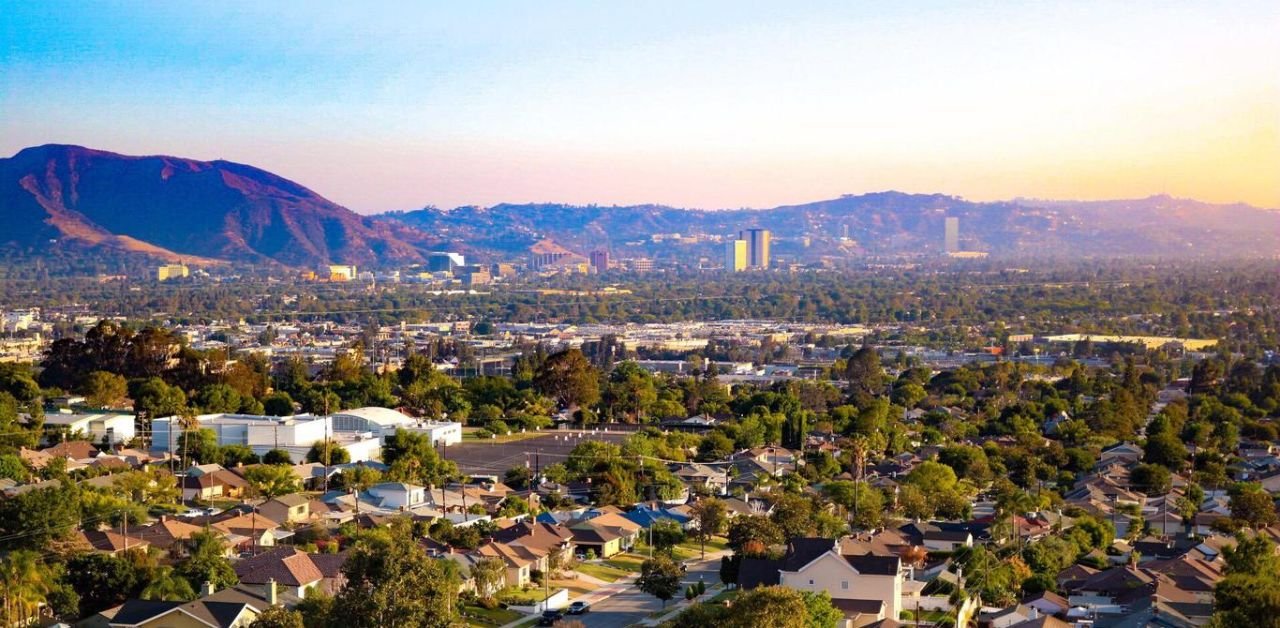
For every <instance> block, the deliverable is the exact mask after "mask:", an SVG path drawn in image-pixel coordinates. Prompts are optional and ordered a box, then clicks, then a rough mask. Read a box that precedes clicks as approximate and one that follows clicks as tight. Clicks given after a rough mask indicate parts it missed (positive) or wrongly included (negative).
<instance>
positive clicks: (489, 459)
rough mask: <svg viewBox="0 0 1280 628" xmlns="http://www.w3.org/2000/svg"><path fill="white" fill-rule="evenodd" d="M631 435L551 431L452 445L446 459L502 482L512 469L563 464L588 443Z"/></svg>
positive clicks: (471, 473)
mask: <svg viewBox="0 0 1280 628" xmlns="http://www.w3.org/2000/svg"><path fill="white" fill-rule="evenodd" d="M628 435H629V434H628V433H622V432H594V433H593V432H592V431H591V430H585V431H583V430H550V431H548V432H547V434H546V435H543V436H538V437H536V438H525V439H520V440H513V441H509V442H499V441H491V442H485V441H463V442H462V443H461V444H458V445H451V446H449V447H448V449H447V451H446V452H445V456H446V457H448V458H449V459H450V460H452V461H454V462H456V463H457V464H458V469H459V470H461V471H462V472H463V473H465V474H467V475H496V476H498V478H499V479H501V478H502V475H503V474H504V473H506V471H507V469H510V468H511V467H517V466H523V465H524V464H525V462H526V461H527V462H528V464H529V468H530V469H534V468H535V467H536V466H537V465H539V464H541V466H543V467H545V466H547V465H550V464H555V463H557V462H563V461H564V460H565V457H566V456H567V455H568V454H569V452H570V451H572V450H573V448H574V447H577V446H578V443H581V442H583V441H585V440H594V441H603V442H609V443H620V442H622V441H623V439H625V438H626V437H627V436H628Z"/></svg>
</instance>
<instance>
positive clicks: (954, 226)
mask: <svg viewBox="0 0 1280 628" xmlns="http://www.w3.org/2000/svg"><path fill="white" fill-rule="evenodd" d="M942 248H943V251H945V252H947V253H957V252H959V251H960V219H959V218H956V217H955V216H948V217H947V221H946V226H945V231H944V233H943V239H942Z"/></svg>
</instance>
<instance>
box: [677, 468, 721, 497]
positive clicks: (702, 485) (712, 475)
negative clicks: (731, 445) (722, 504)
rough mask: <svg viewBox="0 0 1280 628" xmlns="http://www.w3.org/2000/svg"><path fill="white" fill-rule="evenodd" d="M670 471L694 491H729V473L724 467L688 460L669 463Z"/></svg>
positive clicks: (716, 493) (714, 492)
mask: <svg viewBox="0 0 1280 628" xmlns="http://www.w3.org/2000/svg"><path fill="white" fill-rule="evenodd" d="M671 472H672V473H673V474H675V476H676V477H677V478H680V481H681V482H684V484H685V486H688V487H689V488H691V489H693V490H695V491H697V490H703V491H707V492H709V493H712V494H714V495H723V494H725V493H727V492H728V491H729V473H728V471H726V470H725V469H724V468H719V467H713V466H711V465H706V464H702V463H698V462H690V463H680V464H673V465H671Z"/></svg>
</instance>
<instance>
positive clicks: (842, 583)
mask: <svg viewBox="0 0 1280 628" xmlns="http://www.w3.org/2000/svg"><path fill="white" fill-rule="evenodd" d="M840 588H841V589H843V590H845V591H848V590H849V581H848V580H841V581H840Z"/></svg>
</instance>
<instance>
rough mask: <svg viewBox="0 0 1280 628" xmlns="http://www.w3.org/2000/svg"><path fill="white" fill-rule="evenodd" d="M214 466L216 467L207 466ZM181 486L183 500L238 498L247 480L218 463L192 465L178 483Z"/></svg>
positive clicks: (242, 492)
mask: <svg viewBox="0 0 1280 628" xmlns="http://www.w3.org/2000/svg"><path fill="white" fill-rule="evenodd" d="M208 467H216V468H208ZM179 486H181V487H182V498H183V499H185V500H192V499H201V500H206V501H207V500H211V499H240V498H241V497H244V493H245V490H247V489H248V488H249V482H248V481H246V480H245V479H244V478H243V477H241V476H240V475H239V474H237V473H233V472H231V471H228V470H227V469H224V468H222V467H221V466H219V465H202V466H200V467H192V468H191V469H190V470H188V471H187V473H186V475H184V476H182V479H181V481H180V483H179Z"/></svg>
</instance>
